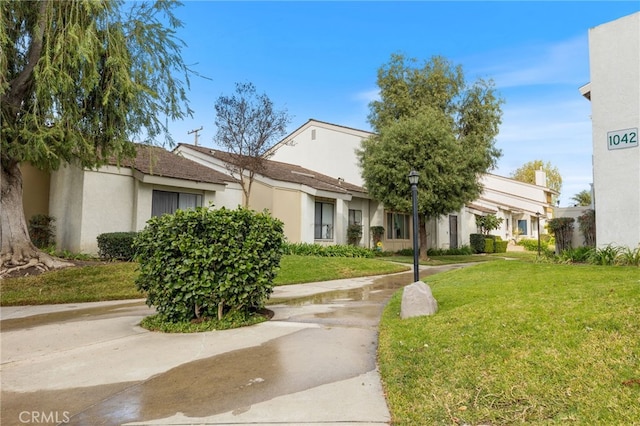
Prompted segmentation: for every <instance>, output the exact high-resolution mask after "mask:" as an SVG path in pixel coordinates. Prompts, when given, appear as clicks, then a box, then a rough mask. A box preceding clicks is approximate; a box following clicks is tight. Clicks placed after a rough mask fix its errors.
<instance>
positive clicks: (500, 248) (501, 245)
mask: <svg viewBox="0 0 640 426" xmlns="http://www.w3.org/2000/svg"><path fill="white" fill-rule="evenodd" d="M508 244H509V241H495V242H494V244H493V249H494V250H495V253H506V252H507V245H508Z"/></svg>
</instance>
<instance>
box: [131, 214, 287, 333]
mask: <svg viewBox="0 0 640 426" xmlns="http://www.w3.org/2000/svg"><path fill="white" fill-rule="evenodd" d="M283 243H284V234H283V224H282V222H281V221H280V220H278V219H274V218H272V217H271V216H270V215H269V213H267V212H264V213H257V212H254V211H250V210H247V209H238V210H227V209H225V208H222V209H218V210H209V209H206V208H196V209H194V210H178V211H176V213H175V214H173V215H163V216H160V217H154V218H152V219H151V220H149V222H148V225H147V227H146V228H145V229H144V230H143V231H142V232H140V234H139V235H138V237H137V238H136V240H135V244H134V247H135V249H136V260H137V261H138V262H139V264H140V274H139V276H138V278H137V279H136V286H137V288H138V289H139V290H140V291H143V292H146V294H147V304H148V305H150V306H155V308H156V310H157V311H158V313H159V314H160V315H162V317H163V319H164V320H166V321H168V322H176V323H177V322H183V321H189V320H204V319H207V318H218V320H220V319H222V318H223V317H224V315H225V314H226V313H229V312H233V314H234V315H235V314H236V313H237V312H245V313H246V314H247V315H250V314H251V313H252V312H254V311H256V310H258V309H260V308H263V307H264V304H265V302H266V300H267V299H268V297H269V295H270V294H271V292H272V291H273V286H274V284H273V280H274V278H275V275H276V271H277V269H278V267H279V265H280V259H281V257H282V254H283Z"/></svg>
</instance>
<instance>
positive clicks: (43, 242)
mask: <svg viewBox="0 0 640 426" xmlns="http://www.w3.org/2000/svg"><path fill="white" fill-rule="evenodd" d="M53 222H55V218H54V217H53V216H49V215H46V214H37V215H34V216H32V217H31V218H30V219H29V225H28V228H29V237H30V238H31V242H32V243H33V244H34V245H35V246H36V247H38V248H39V249H45V248H47V247H51V246H53V245H54V244H55V235H56V234H55V229H56V227H55V225H54V224H53Z"/></svg>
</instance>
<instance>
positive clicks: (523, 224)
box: [518, 219, 529, 235]
mask: <svg viewBox="0 0 640 426" xmlns="http://www.w3.org/2000/svg"><path fill="white" fill-rule="evenodd" d="M518 230H519V231H520V235H529V233H528V232H527V221H526V220H523V219H518Z"/></svg>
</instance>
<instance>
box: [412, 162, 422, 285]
mask: <svg viewBox="0 0 640 426" xmlns="http://www.w3.org/2000/svg"><path fill="white" fill-rule="evenodd" d="M418 176H419V175H418V172H416V171H415V170H411V173H409V183H410V184H411V202H412V204H413V281H414V282H417V281H420V271H419V269H418V258H419V256H420V253H419V247H418Z"/></svg>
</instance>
